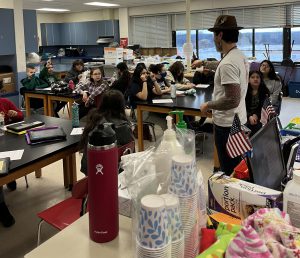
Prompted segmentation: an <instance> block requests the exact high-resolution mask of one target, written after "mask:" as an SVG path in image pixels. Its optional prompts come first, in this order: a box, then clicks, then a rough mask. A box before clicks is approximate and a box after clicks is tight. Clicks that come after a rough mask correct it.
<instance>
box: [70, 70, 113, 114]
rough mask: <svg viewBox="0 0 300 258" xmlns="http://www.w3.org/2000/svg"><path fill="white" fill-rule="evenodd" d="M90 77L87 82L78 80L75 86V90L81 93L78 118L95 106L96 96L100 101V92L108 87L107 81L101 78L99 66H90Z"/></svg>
mask: <svg viewBox="0 0 300 258" xmlns="http://www.w3.org/2000/svg"><path fill="white" fill-rule="evenodd" d="M90 77H91V78H90V79H89V80H87V82H84V83H83V82H81V81H80V82H79V83H78V84H77V85H76V88H75V92H77V93H79V94H81V95H82V102H81V103H80V104H79V119H81V118H82V117H84V116H86V115H87V114H88V112H89V111H90V110H91V109H92V108H94V107H96V104H97V103H96V98H97V100H99V102H101V94H103V92H104V91H106V90H107V89H108V88H109V84H108V82H107V81H103V79H102V73H101V70H100V68H92V69H91V72H90Z"/></svg>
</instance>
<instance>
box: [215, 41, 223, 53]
mask: <svg viewBox="0 0 300 258" xmlns="http://www.w3.org/2000/svg"><path fill="white" fill-rule="evenodd" d="M215 47H216V50H217V51H218V52H220V53H222V43H221V42H220V43H217V42H215Z"/></svg>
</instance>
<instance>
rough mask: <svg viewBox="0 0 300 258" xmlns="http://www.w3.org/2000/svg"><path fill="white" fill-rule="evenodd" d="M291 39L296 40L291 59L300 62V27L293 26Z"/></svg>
mask: <svg viewBox="0 0 300 258" xmlns="http://www.w3.org/2000/svg"><path fill="white" fill-rule="evenodd" d="M291 41H292V42H293V41H294V45H293V48H292V53H291V59H292V60H293V61H294V62H300V27H298V28H291Z"/></svg>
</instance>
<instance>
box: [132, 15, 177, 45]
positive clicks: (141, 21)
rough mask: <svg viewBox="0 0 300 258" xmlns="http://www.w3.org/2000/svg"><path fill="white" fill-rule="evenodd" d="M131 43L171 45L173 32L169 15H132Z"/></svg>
mask: <svg viewBox="0 0 300 258" xmlns="http://www.w3.org/2000/svg"><path fill="white" fill-rule="evenodd" d="M131 25H132V26H131V28H132V31H131V39H130V43H131V44H140V45H141V46H142V47H171V46H172V32H171V19H170V17H169V15H157V16H144V17H131Z"/></svg>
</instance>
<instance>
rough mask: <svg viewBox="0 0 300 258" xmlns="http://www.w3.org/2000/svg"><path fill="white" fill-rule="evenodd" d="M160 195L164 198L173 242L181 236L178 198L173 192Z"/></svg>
mask: <svg viewBox="0 0 300 258" xmlns="http://www.w3.org/2000/svg"><path fill="white" fill-rule="evenodd" d="M161 197H162V198H164V200H165V203H166V209H167V214H168V228H169V233H170V236H171V238H172V242H173V241H176V240H178V239H181V238H182V237H183V228H182V221H181V217H180V210H179V200H178V197H177V196H175V195H173V194H162V195H161Z"/></svg>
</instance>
